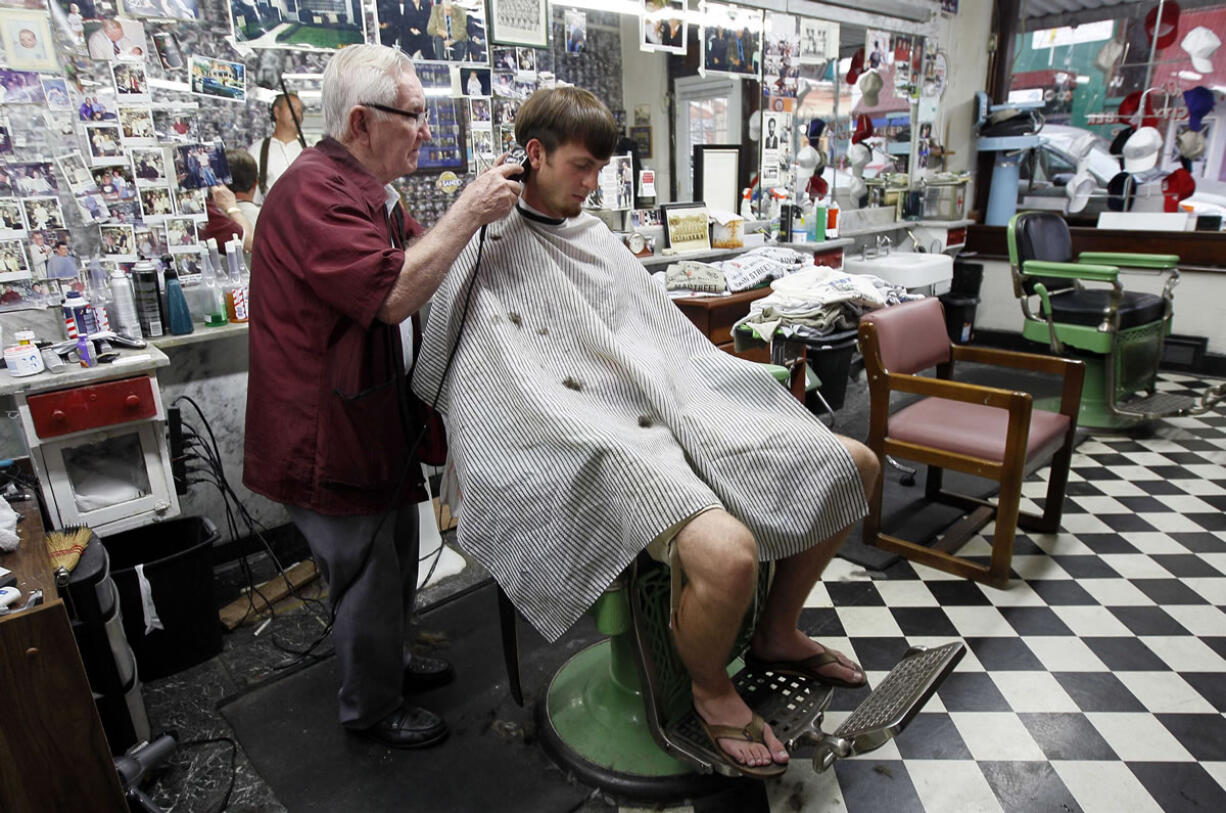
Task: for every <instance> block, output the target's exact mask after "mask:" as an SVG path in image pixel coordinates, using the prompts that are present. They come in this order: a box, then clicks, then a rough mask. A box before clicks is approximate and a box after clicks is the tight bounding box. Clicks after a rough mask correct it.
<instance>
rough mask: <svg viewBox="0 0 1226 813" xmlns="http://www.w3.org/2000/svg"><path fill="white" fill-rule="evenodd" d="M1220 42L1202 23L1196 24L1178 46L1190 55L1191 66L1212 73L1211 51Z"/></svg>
mask: <svg viewBox="0 0 1226 813" xmlns="http://www.w3.org/2000/svg"><path fill="white" fill-rule="evenodd" d="M1221 44H1222V41H1221V40H1220V39H1218V36H1217V34H1214V33H1213V32H1212V31H1211V30H1209V29H1208V28H1205V27H1204V26H1203V25H1198V26H1197V27H1196V28H1193V29H1192V30H1191V31H1189V32H1188V33H1187V36H1185V37H1184V38H1183V42H1181V43H1179V47H1180V48H1182V49H1184V50H1185V51H1187V52H1188V56H1190V57H1192V67H1193V68H1196V70H1198V71H1200V72H1201V73H1213V59H1212V57H1213V52H1214V51H1216V50H1217V49H1218V46H1219V45H1221Z"/></svg>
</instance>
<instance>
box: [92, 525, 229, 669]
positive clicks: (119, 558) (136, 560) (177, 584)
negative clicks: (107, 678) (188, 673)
mask: <svg viewBox="0 0 1226 813" xmlns="http://www.w3.org/2000/svg"><path fill="white" fill-rule="evenodd" d="M219 538H220V534H219V533H218V531H217V526H215V525H214V524H213V523H212V522H210V521H209V520H208V519H206V518H204V517H182V518H180V519H173V520H169V521H167V522H159V523H156V524H154V525H147V526H145V527H143V528H136V529H135V530H131V531H125V532H124V533H121V534H116V535H114V536H110V537H107V538H106V539H104V540H103V544H104V545H105V546H106V549H107V552H108V553H110V556H111V578H113V579H114V580H115V586H116V587H117V588H118V590H119V604H120V609H121V611H122V613H123V628H124V632H125V633H126V635H127V638H128V644H129V645H130V646H131V647H132V651H133V652H134V653H135V654H136V663H137V667H138V668H139V673H140V677H141V680H153V679H154V678H159V677H165V676H166V675H173V674H174V673H175V672H180V671H182V670H184V669H186V668H188V667H189V666H195V665H196V664H198V663H201V662H202V661H205V660H208V659H209V658H211V657H213V656H214V655H216V654H217V653H218V652H221V622H220V620H218V617H217V607H216V604H215V599H214V595H213V545H214V544H215V543H216V542H217V540H218V539H219ZM137 565H143V568H142V570H143V571H144V574H145V579H146V580H147V581H148V582H149V593H150V596H151V597H152V600H153V606H154V607H155V608H156V611H157V615H158V618H159V619H160V620H161V622H162V626H163V628H164V629H160V630H159V629H154V630H151V631H150V632H149V633H148V634H145V612H144V603H143V601H142V599H141V590H140V580H139V579H138V578H137V573H136V567H137Z"/></svg>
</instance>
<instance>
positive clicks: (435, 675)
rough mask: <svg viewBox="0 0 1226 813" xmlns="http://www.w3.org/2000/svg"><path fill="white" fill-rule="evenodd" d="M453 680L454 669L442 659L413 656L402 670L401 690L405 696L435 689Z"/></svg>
mask: <svg viewBox="0 0 1226 813" xmlns="http://www.w3.org/2000/svg"><path fill="white" fill-rule="evenodd" d="M453 680H455V669H453V668H451V664H449V663H448V662H447V661H445V660H443V659H442V658H431V657H430V656H429V655H414V656H413V660H411V661H409V665H408V666H406V667H405V668H404V685H403V689H404V692H405V693H406V694H412V693H414V692H424V691H426V690H427V689H437V688H438V687H439V686H446V685H447V684H448V683H450V682H451V681H453Z"/></svg>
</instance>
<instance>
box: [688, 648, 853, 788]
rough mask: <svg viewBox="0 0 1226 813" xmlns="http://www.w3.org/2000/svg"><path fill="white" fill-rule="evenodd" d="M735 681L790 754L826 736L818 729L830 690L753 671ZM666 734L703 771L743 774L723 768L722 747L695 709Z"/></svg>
mask: <svg viewBox="0 0 1226 813" xmlns="http://www.w3.org/2000/svg"><path fill="white" fill-rule="evenodd" d="M732 682H733V685H735V686H736V690H737V693H738V694H740V695H741V697H743V698H744V699H745V703H746V704H747V705H748V706H749V707H750V708H751V709H753V711H754V712H755V713H757V714H758V715H760V716H761V717H762V719H763V720H765V721H766V723H767V724H768V725H769V726H770V727H771V731H773V732H774V733H775V736H776V737H778V738H779V740H780V741H781V742H782V743H783V744H784V745H785V746H787V747H788V748H789V750H790V749H791V747H792V744H793V743H795V742H796V741H797V740H799V739H800V738H802V737H804V738H806V739H809V740H812V739H814V738H815V737H817V736H820V731H819V729H818V727H817V726H818V723H820V721H821V717H822V713H823V712H824V711H825V710H826V707H827V706H829V705H830V698H831V696H832V695H833V694H834V690H833V689H832V688H830V687H829V686H827V685H825V684H824V683H819V682H818V681H816V680H813V679H811V678H806V677H797V676H792V675H776V674H775V673H773V672H762V671H758V670H756V669H752V668H750V667H746V668H744V669H742V670H741V671H740V672H737V674H736V675H735V676H734V677H733V678H732ZM664 736H665V738H666V739H667V740H668V743H669V746H670V747H671V748H672V749H674V750H675V751H676V752H677V754H678V755H679V756H681V757H683V758H685V759H687V760H689V761H690V762H693V763H694V764H695V765H696V766H697V767H698V768H699V769H701V770H703V771H714V772H716V773H720V774H724V775H725V776H734V777H735V776H740V775H741V774H740V773H739V772H737V771H734V770H732V769H730V768H728V767H726V766H725V765H724V764H723V763H724V760H723V758H722V757H721V756H720V755H719V753H718V752H717V750H716V749H717V746H716V745H715V744H714V743H712V742H711V741H710V740H709V739H708V738H707V734H706V732H705V731H704V730H703V728H702V723H700V722H699V721H698V717H697V715H696V713H695V712H694V710H693V709H690V710H689V711H688V712H686V713H685V714H684V715H682V716H681V717H680V718H678V719H677V720H676V721H674V722H672V723H670V724H669V725H668V727H667V728H666V729H665V731H664Z"/></svg>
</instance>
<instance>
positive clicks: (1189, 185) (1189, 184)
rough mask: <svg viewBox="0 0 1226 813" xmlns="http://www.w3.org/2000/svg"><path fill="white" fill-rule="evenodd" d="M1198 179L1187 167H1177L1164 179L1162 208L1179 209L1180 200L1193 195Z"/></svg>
mask: <svg viewBox="0 0 1226 813" xmlns="http://www.w3.org/2000/svg"><path fill="white" fill-rule="evenodd" d="M1195 191H1196V181H1194V180H1193V179H1192V173H1190V172H1188V171H1187V170H1186V169H1177V170H1175V171H1174V172H1172V173H1171V174H1170V175H1167V176H1166V177H1165V178H1163V179H1162V199H1163V200H1162V208H1163V209H1164V210H1166V211H1168V212H1178V211H1179V201H1181V200H1185V199H1187V198H1190V197H1192V193H1193V192H1195Z"/></svg>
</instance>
